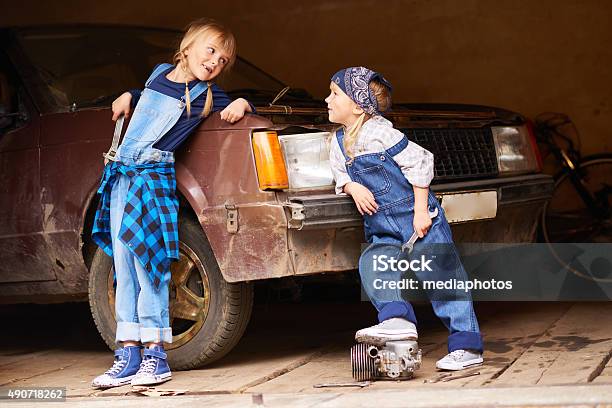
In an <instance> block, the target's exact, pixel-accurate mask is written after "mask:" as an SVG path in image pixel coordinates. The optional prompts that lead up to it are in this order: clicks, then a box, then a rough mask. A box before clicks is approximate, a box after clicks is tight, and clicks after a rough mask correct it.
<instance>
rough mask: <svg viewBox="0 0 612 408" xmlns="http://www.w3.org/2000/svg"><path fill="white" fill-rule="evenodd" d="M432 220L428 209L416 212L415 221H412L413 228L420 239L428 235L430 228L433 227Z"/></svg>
mask: <svg viewBox="0 0 612 408" xmlns="http://www.w3.org/2000/svg"><path fill="white" fill-rule="evenodd" d="M431 224H432V222H431V218H430V217H429V213H428V212H427V207H426V208H425V210H415V211H414V219H413V220H412V226H413V227H414V230H415V231H416V233H417V235H418V236H419V238H423V237H424V236H425V235H427V232H428V231H429V228H430V227H431Z"/></svg>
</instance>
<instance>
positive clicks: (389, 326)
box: [355, 317, 419, 346]
mask: <svg viewBox="0 0 612 408" xmlns="http://www.w3.org/2000/svg"><path fill="white" fill-rule="evenodd" d="M418 338H419V335H418V333H417V329H416V326H415V325H414V323H412V322H410V321H408V320H406V319H403V318H401V317H392V318H391V319H387V320H385V321H383V322H381V323H378V324H377V325H375V326H371V327H366V328H365V329H361V330H359V331H357V333H355V340H356V341H357V342H358V343H368V344H373V345H375V346H384V345H385V343H386V342H388V341H395V340H417V339H418Z"/></svg>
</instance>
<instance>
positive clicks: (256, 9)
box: [0, 0, 612, 153]
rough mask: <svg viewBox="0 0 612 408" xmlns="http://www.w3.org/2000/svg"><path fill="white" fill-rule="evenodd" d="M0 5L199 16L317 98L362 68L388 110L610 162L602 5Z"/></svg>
mask: <svg viewBox="0 0 612 408" xmlns="http://www.w3.org/2000/svg"><path fill="white" fill-rule="evenodd" d="M2 3H3V5H2V6H1V9H2V10H3V13H2V15H0V24H2V25H11V24H15V25H17V24H31V23H51V22H110V23H129V22H134V23H137V24H141V25H157V26H163V27H176V28H182V27H183V26H184V25H185V24H186V23H187V22H188V21H190V20H191V19H192V18H195V17H200V16H210V17H214V18H217V19H219V20H221V21H223V22H224V23H226V24H227V25H228V26H230V27H231V28H232V29H233V31H234V32H235V33H236V36H237V38H238V43H239V52H240V53H241V54H242V55H243V56H244V57H245V58H247V59H249V60H250V61H252V62H253V63H255V64H256V65H259V66H260V67H262V68H263V69H264V70H267V71H269V72H271V73H273V74H274V75H275V76H277V77H278V78H280V79H282V80H283V81H285V82H286V83H287V84H290V85H292V86H294V87H302V88H306V89H308V90H309V91H310V92H311V93H313V94H315V95H317V96H324V95H325V94H326V91H327V87H328V80H329V77H330V75H331V74H332V73H333V72H334V71H335V70H337V69H338V68H341V67H343V66H347V65H357V64H359V65H366V66H369V67H371V68H373V69H376V70H380V71H381V72H383V73H384V74H385V76H386V77H387V78H388V79H389V80H390V81H391V82H392V83H393V84H394V86H395V89H396V92H395V94H394V97H395V99H396V100H401V101H406V102H408V101H410V102H412V101H414V102H430V101H431V102H465V103H479V104H489V105H496V106H501V107H505V108H508V109H512V110H516V111H519V112H522V113H524V114H527V115H529V116H533V115H535V114H537V113H539V112H542V111H561V112H565V113H568V114H569V115H570V116H571V117H573V118H574V120H575V122H576V123H577V125H578V127H579V129H580V130H581V133H582V135H583V152H585V153H592V152H597V151H610V144H611V143H610V141H611V137H610V134H611V133H612V132H611V131H610V127H611V124H612V92H611V91H612V74H611V72H612V71H611V69H610V67H612V46H611V45H612V29H611V28H610V21H612V2H608V1H604V0H601V1H597V0H587V1H570V0H559V1H554V0H540V1H526V0H517V1H509V0H505V1H500V0H496V1H489V0H446V1H443V0H440V1H427V0H411V1H373V0H358V1H339V0H332V1H323V0H315V1H308V2H286V1H270V0H260V1H250V2H247V1H239V2H231V1H227V2H205V1H193V0H183V1H177V2H172V3H170V2H160V1H155V0H149V1H141V0H138V1H126V0H124V1H117V0H109V1H103V2H102V1H96V2H85V1H63V2H62V1H58V2H41V3H40V4H36V3H37V2H33V1H31V0H25V1H14V0H13V1H10V2H7V1H5V0H3V1H2ZM88 3H89V4H88ZM151 4H159V5H158V6H155V7H154V6H151ZM163 4H173V6H172V7H170V6H162V5H163ZM288 4H295V5H288Z"/></svg>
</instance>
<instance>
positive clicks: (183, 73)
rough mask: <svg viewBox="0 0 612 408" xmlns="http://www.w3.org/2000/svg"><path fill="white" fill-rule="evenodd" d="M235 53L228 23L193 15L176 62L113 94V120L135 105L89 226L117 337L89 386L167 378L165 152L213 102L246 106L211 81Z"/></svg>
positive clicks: (171, 251) (169, 165)
mask: <svg viewBox="0 0 612 408" xmlns="http://www.w3.org/2000/svg"><path fill="white" fill-rule="evenodd" d="M235 57H236V41H235V39H234V36H233V34H232V33H231V32H230V31H229V30H228V29H226V28H225V27H223V26H222V25H220V24H218V23H216V22H214V21H207V20H203V19H202V20H197V21H194V22H193V23H191V24H190V25H189V26H188V28H187V31H186V33H185V35H184V36H183V39H182V41H181V43H180V46H179V49H178V50H177V52H176V54H175V56H174V65H172V64H160V65H158V66H156V67H155V69H154V70H153V72H152V74H151V75H150V76H149V79H148V80H147V81H146V84H145V88H144V90H142V91H140V90H135V91H130V92H126V93H124V94H123V95H121V96H120V97H119V98H117V99H116V100H115V101H114V102H113V105H112V110H113V120H117V119H118V118H119V117H120V116H121V115H124V116H128V115H129V113H130V110H131V109H132V108H134V112H133V115H132V118H131V120H130V124H129V127H128V129H127V131H126V133H125V136H124V138H123V141H122V142H121V145H120V146H119V147H118V149H117V152H116V154H115V156H114V158H112V159H111V161H110V162H108V159H107V162H108V163H107V162H105V168H104V174H103V177H102V182H101V185H100V188H99V189H98V194H100V201H99V206H98V211H97V213H96V218H95V222H94V228H93V232H92V235H93V239H94V240H95V242H96V243H97V244H98V245H99V246H100V247H101V248H102V249H103V250H104V251H105V252H106V253H107V254H108V255H110V256H112V257H113V265H114V270H115V279H116V290H115V316H116V320H117V332H116V342H117V343H122V347H120V348H118V349H117V350H116V351H115V354H114V355H115V361H114V364H113V365H112V367H111V368H110V369H109V370H107V371H106V372H105V373H104V374H102V375H100V376H98V377H96V378H95V379H94V380H93V383H92V386H93V387H96V388H110V387H118V386H121V385H125V384H130V383H131V384H132V385H153V384H159V383H162V382H164V381H168V380H170V379H171V376H172V374H171V372H170V367H169V366H168V363H167V361H166V358H167V355H166V353H165V351H164V347H163V343H164V342H166V343H171V342H172V328H171V327H170V322H169V313H168V302H169V293H168V282H169V280H170V264H171V263H172V261H174V260H177V259H178V258H179V251H178V199H177V197H176V194H175V191H176V178H175V172H174V154H173V152H174V151H175V150H176V149H177V148H178V147H179V146H180V145H181V144H182V143H183V142H184V141H185V140H186V139H187V137H188V136H189V135H190V134H192V133H193V131H194V130H195V129H196V128H197V127H198V125H199V124H200V123H201V122H202V121H203V120H204V119H205V118H206V117H208V116H209V115H210V114H211V113H212V112H215V111H221V119H224V120H226V121H227V122H230V123H234V122H236V121H238V120H240V119H241V118H242V117H243V116H244V114H245V112H252V111H253V110H254V108H253V107H252V106H251V105H250V104H249V103H248V102H247V101H246V100H244V99H242V98H240V99H236V100H234V101H231V100H230V99H229V97H228V96H227V95H226V94H225V93H224V92H223V90H221V89H220V88H219V87H218V86H217V85H215V83H214V82H213V80H214V79H215V78H216V77H217V76H218V75H219V74H220V73H221V72H223V71H225V70H227V69H229V67H230V66H231V65H232V63H233V62H234V60H235ZM143 345H144V350H143Z"/></svg>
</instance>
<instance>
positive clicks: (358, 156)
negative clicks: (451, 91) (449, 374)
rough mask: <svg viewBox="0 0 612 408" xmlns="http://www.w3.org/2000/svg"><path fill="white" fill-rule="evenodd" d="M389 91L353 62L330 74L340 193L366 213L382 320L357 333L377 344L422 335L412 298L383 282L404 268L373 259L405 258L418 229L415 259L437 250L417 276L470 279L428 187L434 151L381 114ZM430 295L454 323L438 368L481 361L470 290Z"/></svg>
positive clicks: (366, 258)
mask: <svg viewBox="0 0 612 408" xmlns="http://www.w3.org/2000/svg"><path fill="white" fill-rule="evenodd" d="M391 90H392V88H391V84H389V82H388V81H387V80H385V78H383V76H382V75H381V74H379V73H377V72H374V71H371V70H369V69H367V68H364V67H352V68H346V69H342V70H340V71H338V72H337V73H335V74H334V75H333V76H332V80H331V84H330V91H331V92H330V95H329V96H328V97H327V98H326V99H325V102H326V103H327V108H328V115H329V120H330V121H331V122H334V123H338V124H341V125H343V126H342V127H341V128H340V129H339V130H338V131H337V132H336V135H335V137H333V140H332V145H331V152H330V162H331V167H332V171H333V174H334V178H335V180H336V193H337V194H342V193H345V194H348V195H350V196H351V197H352V198H353V200H354V201H355V205H356V206H357V209H358V210H359V212H360V213H361V214H362V215H363V218H364V230H365V234H366V240H367V242H368V244H369V246H368V248H367V249H366V250H365V251H363V253H362V255H361V257H360V261H359V273H360V276H361V281H362V285H363V288H364V290H365V292H366V293H367V294H368V297H369V298H370V301H371V302H372V303H373V305H374V306H375V307H376V309H377V310H378V320H379V324H377V325H375V326H372V327H367V328H365V329H362V330H359V331H357V333H356V334H355V339H356V340H357V341H358V342H364V343H370V344H375V345H384V344H385V343H386V342H387V341H393V340H409V339H413V340H416V339H417V338H418V334H417V329H416V322H417V321H416V317H415V314H414V310H413V308H412V306H411V304H410V303H409V302H407V301H406V300H404V299H403V298H402V296H401V292H400V290H399V289H393V290H391V289H389V288H388V287H385V288H382V289H381V287H380V284H381V282H382V281H400V280H401V279H402V277H401V272H400V271H398V270H397V268H392V267H391V268H390V267H387V268H380V263H378V264H377V262H376V260H381V259H391V258H394V259H396V260H399V259H402V258H403V257H404V258H405V251H404V250H403V248H402V245H403V246H404V247H405V246H406V243H408V242H409V241H410V238H411V236H413V234H416V235H417V236H418V240H417V241H416V243H414V251H412V253H411V259H418V258H419V256H420V255H422V256H423V257H425V256H426V255H428V254H429V255H431V253H432V252H436V256H433V257H432V256H430V257H429V259H430V260H431V269H432V270H433V272H430V271H420V272H418V271H414V272H415V274H416V275H417V278H419V279H420V280H421V281H423V280H431V279H432V277H433V278H434V279H436V280H447V279H453V278H454V279H457V280H459V279H461V280H466V279H467V274H466V272H465V270H464V269H463V266H462V264H461V261H460V259H459V256H458V254H457V251H456V249H455V247H454V244H453V241H452V235H451V230H450V227H449V224H448V222H447V220H446V218H445V215H444V210H443V209H442V207H441V206H440V204H439V203H438V201H437V199H436V198H435V196H434V195H433V194H432V193H431V192H430V191H429V184H430V182H431V180H432V179H433V176H434V171H433V155H432V154H431V153H430V152H428V151H427V150H425V149H423V148H422V147H420V146H419V145H417V144H416V143H413V142H410V141H408V139H407V138H406V136H405V135H404V134H403V133H402V132H400V131H398V130H396V129H394V128H393V126H392V124H391V122H389V121H388V120H387V119H385V118H384V117H383V116H382V112H385V111H386V110H388V109H389V108H390V107H391ZM432 217H433V218H432ZM440 247H441V248H442V252H441V253H440V249H439V248H440ZM432 248H438V249H437V250H432ZM419 254H420V255H419ZM382 256H386V257H385V258H383V257H382ZM422 259H425V258H422ZM373 261H374V262H373ZM377 265H378V266H379V268H378V269H377ZM394 269H395V270H394ZM381 271H382V272H381ZM377 280H378V281H377ZM427 294H428V296H429V298H430V301H431V303H432V306H433V309H434V312H435V313H436V315H437V316H438V317H439V318H440V319H441V320H442V321H443V323H444V324H445V326H446V327H447V328H448V330H449V337H448V352H449V354H448V355H446V356H445V357H443V358H442V359H440V360H439V361H438V362H437V363H436V367H437V368H439V369H443V370H462V369H464V368H467V367H471V366H474V365H478V364H481V363H482V361H483V359H482V352H483V344H482V338H481V335H480V331H479V326H478V321H477V319H476V316H475V314H474V309H473V305H472V301H471V298H470V295H469V293H467V294H466V293H464V294H463V295H461V294H459V295H457V293H455V292H452V293H450V294H449V293H446V292H444V291H438V292H433V293H432V292H428V293H427Z"/></svg>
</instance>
